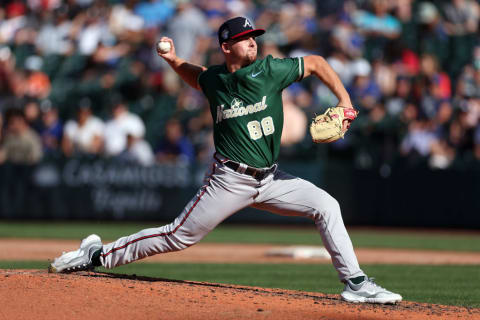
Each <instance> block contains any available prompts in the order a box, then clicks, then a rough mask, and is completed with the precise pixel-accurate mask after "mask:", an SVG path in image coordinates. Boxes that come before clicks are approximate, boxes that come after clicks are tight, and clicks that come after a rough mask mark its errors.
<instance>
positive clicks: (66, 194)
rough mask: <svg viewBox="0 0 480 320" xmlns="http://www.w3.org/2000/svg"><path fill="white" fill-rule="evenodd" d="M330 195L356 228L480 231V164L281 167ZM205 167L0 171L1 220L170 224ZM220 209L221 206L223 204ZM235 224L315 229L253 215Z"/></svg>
mask: <svg viewBox="0 0 480 320" xmlns="http://www.w3.org/2000/svg"><path fill="white" fill-rule="evenodd" d="M280 168H281V169H283V170H285V171H287V172H289V173H292V174H295V175H298V176H300V177H302V178H306V179H308V180H310V181H312V182H313V183H315V184H317V185H318V186H320V187H322V188H324V189H326V190H327V191H328V192H329V193H331V194H332V195H333V196H334V197H335V198H337V199H338V200H339V202H340V204H341V206H342V211H343V216H344V220H345V223H346V224H349V225H377V226H404V227H409V226H413V227H446V228H448V227H455V228H457V227H458V228H479V227H480V165H478V164H476V165H472V166H470V167H468V168H462V169H449V170H431V169H428V167H426V166H417V167H415V168H411V167H409V168H406V167H404V166H402V165H401V164H400V165H393V166H389V167H388V168H385V167H382V168H380V169H369V170H359V169H355V168H354V166H353V164H350V162H348V161H330V162H329V163H328V164H323V165H322V164H319V163H318V162H298V161H296V162H288V161H283V162H281V163H280ZM205 169H206V166H204V165H200V164H198V165H195V166H189V165H187V164H176V165H155V166H152V167H141V166H137V165H131V164H128V163H124V162H118V161H111V160H110V161H109V160H105V159H96V158H94V159H88V158H86V159H67V160H65V159H58V160H49V161H44V162H42V163H41V164H39V165H37V166H34V167H27V166H14V165H2V166H0V218H4V219H5V218H6V219H61V220H69V219H72V220H85V219H92V220H155V221H169V220H171V219H173V218H174V217H176V216H177V215H178V214H179V213H180V212H181V210H182V209H183V206H184V205H185V204H186V203H187V202H188V201H189V200H190V198H191V197H192V196H194V195H195V193H196V191H197V189H198V187H199V186H201V184H202V180H203V175H204V172H205ZM219 205H221V204H219ZM229 221H232V222H265V223H271V222H279V223H302V222H304V223H308V220H305V219H301V218H290V217H288V218H287V217H279V216H276V215H273V214H268V213H263V212H260V211H257V210H254V209H246V210H243V211H242V212H241V213H238V214H236V215H234V216H233V217H231V218H229Z"/></svg>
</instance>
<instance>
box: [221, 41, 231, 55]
mask: <svg viewBox="0 0 480 320" xmlns="http://www.w3.org/2000/svg"><path fill="white" fill-rule="evenodd" d="M221 48H222V51H223V53H230V44H229V43H228V41H224V42H222V45H221Z"/></svg>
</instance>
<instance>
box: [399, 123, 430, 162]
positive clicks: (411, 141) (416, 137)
mask: <svg viewBox="0 0 480 320" xmlns="http://www.w3.org/2000/svg"><path fill="white" fill-rule="evenodd" d="M434 142H436V138H435V134H434V133H433V132H432V129H431V127H430V124H429V123H428V122H427V121H425V120H417V121H414V122H412V123H411V124H410V125H409V128H408V133H407V135H406V136H405V138H404V139H403V141H402V143H401V146H400V151H401V152H402V154H403V155H404V156H408V157H409V158H410V161H412V162H418V161H421V160H422V159H426V158H427V157H428V156H429V155H430V152H431V150H432V144H433V143H434Z"/></svg>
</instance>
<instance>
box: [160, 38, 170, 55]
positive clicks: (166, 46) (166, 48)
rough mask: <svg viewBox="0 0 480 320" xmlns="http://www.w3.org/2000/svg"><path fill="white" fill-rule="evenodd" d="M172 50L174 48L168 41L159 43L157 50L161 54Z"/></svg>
mask: <svg viewBox="0 0 480 320" xmlns="http://www.w3.org/2000/svg"><path fill="white" fill-rule="evenodd" d="M171 48H172V46H171V45H170V42H168V41H159V42H158V43H157V50H158V52H160V53H167V52H169V51H170V49H171Z"/></svg>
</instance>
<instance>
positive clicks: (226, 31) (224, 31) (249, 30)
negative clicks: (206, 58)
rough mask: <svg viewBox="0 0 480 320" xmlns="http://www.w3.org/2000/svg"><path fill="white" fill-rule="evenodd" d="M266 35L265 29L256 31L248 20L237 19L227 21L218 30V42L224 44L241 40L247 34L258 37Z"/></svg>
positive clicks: (243, 18)
mask: <svg viewBox="0 0 480 320" xmlns="http://www.w3.org/2000/svg"><path fill="white" fill-rule="evenodd" d="M264 33H265V30H264V29H254V28H253V24H252V23H251V22H250V20H248V19H247V18H245V17H236V18H232V19H230V20H227V21H225V22H224V23H223V24H222V25H221V26H220V28H218V42H219V43H220V44H222V43H223V42H225V41H227V40H230V39H235V38H239V37H241V36H244V35H246V34H250V35H252V36H254V37H258V36H261V35H262V34H264Z"/></svg>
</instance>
